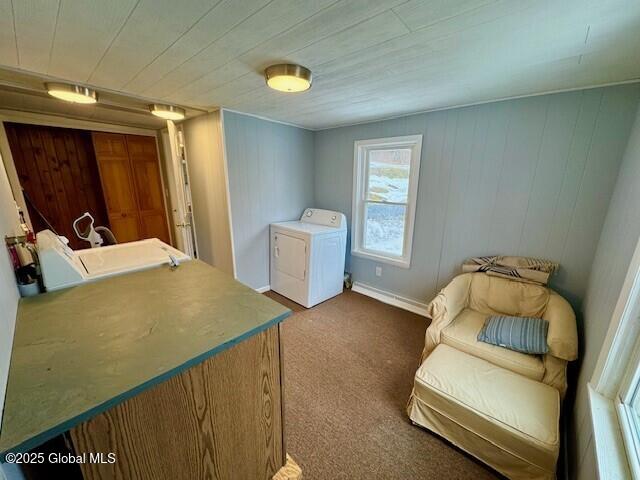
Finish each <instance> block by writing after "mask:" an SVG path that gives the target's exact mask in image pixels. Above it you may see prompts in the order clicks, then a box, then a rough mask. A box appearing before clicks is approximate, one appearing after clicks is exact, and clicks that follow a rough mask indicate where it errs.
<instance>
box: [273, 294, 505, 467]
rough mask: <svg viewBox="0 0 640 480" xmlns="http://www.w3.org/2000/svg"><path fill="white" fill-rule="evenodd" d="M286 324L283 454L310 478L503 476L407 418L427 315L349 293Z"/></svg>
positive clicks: (297, 310) (299, 311) (296, 308)
mask: <svg viewBox="0 0 640 480" xmlns="http://www.w3.org/2000/svg"><path fill="white" fill-rule="evenodd" d="M268 295H269V296H270V297H271V298H273V299H275V300H277V301H279V302H281V303H283V304H285V305H287V306H288V307H289V308H291V309H292V310H294V312H295V313H294V314H293V315H292V316H291V317H290V318H289V319H287V320H286V321H285V322H284V323H283V327H282V332H283V345H284V362H285V363H284V365H285V367H284V368H285V375H284V377H285V435H286V441H287V451H288V452H289V453H290V454H291V455H292V457H293V458H294V459H295V461H296V462H297V463H298V464H299V465H300V466H301V467H302V472H303V477H304V479H305V480H334V479H349V480H359V479H367V480H373V479H384V480H387V479H388V480H395V479H398V480H400V479H402V480H412V479H439V480H445V479H473V480H483V479H496V478H501V477H499V476H498V475H497V474H496V473H494V472H493V471H491V470H489V469H488V468H486V467H484V466H483V465H482V464H480V463H479V462H477V461H475V460H474V459H473V458H471V457H469V456H468V455H466V454H464V453H462V452H461V451H460V450H458V449H456V448H454V447H452V446H451V445H450V444H449V443H447V442H445V441H444V440H442V439H440V438H439V437H437V436H435V435H433V434H431V433H429V432H427V431H425V430H422V429H420V428H418V427H415V426H413V425H411V424H410V423H409V420H408V418H407V415H406V413H405V405H406V402H407V399H408V398H409V393H410V392H411V385H412V381H413V375H414V373H415V371H416V368H417V366H418V365H417V362H418V359H419V357H420V352H421V351H422V346H423V342H424V332H425V330H426V328H427V325H428V320H427V319H425V318H424V317H420V316H418V315H414V314H412V313H409V312H406V311H404V310H401V309H398V308H396V307H392V306H389V305H386V304H384V303H380V302H378V301H377V300H374V299H371V298H369V297H365V296H363V295H360V294H357V293H353V292H350V291H348V292H345V293H343V294H342V295H339V296H338V297H335V298H333V299H331V300H328V301H327V302H324V303H322V304H320V305H317V306H316V307H314V308H311V309H309V310H306V309H304V308H302V307H300V306H299V305H297V304H295V303H293V302H290V301H289V300H287V299H285V298H283V297H281V296H279V295H277V294H275V293H273V292H269V293H268Z"/></svg>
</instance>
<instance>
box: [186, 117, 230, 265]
mask: <svg viewBox="0 0 640 480" xmlns="http://www.w3.org/2000/svg"><path fill="white" fill-rule="evenodd" d="M220 117H221V115H220V112H213V113H209V114H207V115H200V116H199V117H195V118H192V119H190V120H187V121H185V122H184V123H183V124H182V126H183V128H184V136H185V145H186V148H187V158H188V161H189V179H190V180H191V195H192V199H193V205H194V207H193V214H194V219H195V226H196V234H197V242H198V257H199V258H200V260H202V261H204V262H207V263H209V264H210V265H213V266H214V267H217V268H219V269H221V270H223V271H225V272H227V273H228V274H229V275H233V274H234V268H233V249H232V246H231V223H230V219H229V203H228V199H227V184H226V180H225V179H226V171H225V170H226V169H225V165H224V155H223V144H222V131H221V130H222V129H221V118H220Z"/></svg>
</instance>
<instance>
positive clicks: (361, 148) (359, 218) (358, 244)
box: [351, 135, 422, 268]
mask: <svg viewBox="0 0 640 480" xmlns="http://www.w3.org/2000/svg"><path fill="white" fill-rule="evenodd" d="M353 148H354V153H353V192H352V195H353V196H352V205H351V208H352V210H351V212H352V218H351V254H352V255H355V256H357V257H361V258H367V259H370V260H375V261H377V262H382V263H388V264H391V265H395V266H398V267H402V268H409V267H410V266H411V251H412V247H413V231H414V226H415V215H416V209H417V208H416V207H417V205H416V203H417V199H418V181H419V178H420V159H421V155H422V135H405V136H401V137H387V138H375V139H370V140H356V141H355V142H354V147H353ZM396 148H409V149H410V150H411V163H410V166H409V191H408V192H407V203H406V206H407V207H406V214H405V229H404V242H403V245H404V248H403V254H402V256H394V255H386V254H385V253H384V252H378V251H374V250H369V249H366V248H364V246H363V244H362V240H363V230H364V228H363V227H364V208H365V205H366V203H367V202H366V201H365V198H364V194H365V192H366V186H367V181H368V175H367V170H368V168H367V165H368V163H367V162H366V159H367V152H368V151H369V150H373V149H385V150H393V149H396ZM381 203H383V204H384V203H387V202H381ZM403 205H404V204H403Z"/></svg>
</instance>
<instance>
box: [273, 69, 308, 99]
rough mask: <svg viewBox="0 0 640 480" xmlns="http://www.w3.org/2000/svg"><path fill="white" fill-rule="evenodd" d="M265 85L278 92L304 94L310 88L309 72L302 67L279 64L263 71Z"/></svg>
mask: <svg viewBox="0 0 640 480" xmlns="http://www.w3.org/2000/svg"><path fill="white" fill-rule="evenodd" d="M264 77H265V79H266V80H267V85H268V86H269V87H271V88H273V89H274V90H278V91H280V92H287V93H293V92H304V91H305V90H309V89H310V88H311V70H309V69H308V68H305V67H303V66H302V65H294V64H292V63H281V64H278V65H271V66H270V67H267V69H266V70H265V71H264Z"/></svg>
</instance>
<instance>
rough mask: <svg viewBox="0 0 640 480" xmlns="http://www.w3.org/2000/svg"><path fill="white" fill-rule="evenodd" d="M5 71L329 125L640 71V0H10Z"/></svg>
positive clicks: (2, 12)
mask: <svg viewBox="0 0 640 480" xmlns="http://www.w3.org/2000/svg"><path fill="white" fill-rule="evenodd" d="M283 61H287V62H296V63H300V64H302V65H305V66H306V67H308V68H310V69H311V70H312V71H313V74H314V85H313V88H312V89H311V90H310V91H308V92H305V93H302V94H281V93H277V92H274V91H272V90H269V89H268V88H267V87H266V86H265V84H264V79H263V77H262V71H263V69H264V67H266V66H267V65H269V64H272V63H276V62H283ZM0 65H3V66H6V67H10V68H14V69H20V70H24V71H29V72H34V73H37V74H40V75H47V76H50V77H56V78H60V79H66V80H72V81H76V82H81V83H85V84H89V85H93V86H96V87H98V88H105V89H109V90H112V91H119V92H124V93H127V94H131V95H135V96H138V97H145V98H153V99H162V100H165V101H167V102H173V103H178V104H182V105H187V106H193V107H200V108H206V109H212V108H216V107H227V108H231V109H234V110H239V111H244V112H248V113H253V114H257V115H262V116H266V117H269V118H273V119H276V120H281V121H285V122H290V123H293V124H297V125H302V126H305V127H309V128H326V127H329V126H336V125H342V124H349V123H356V122H362V121H367V120H371V119H376V118H384V117H390V116H396V115H401V114H404V113H410V112H416V111H423V110H429V109H435V108H442V107H447V106H453V105H464V104H469V103H476V102H482V101H488V100H492V99H499V98H506V97H513V96H520V95H529V94H535V93H542V92H548V91H554V90H562V89H569V88H577V87H585V86H593V85H601V84H608V83H615V82H621V81H626V80H633V79H638V78H639V77H640V1H638V0H409V1H407V0H221V1H217V0H189V1H176V0H109V1H104V0H13V1H12V0H0ZM1 100H2V99H1V98H0V101H1Z"/></svg>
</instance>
